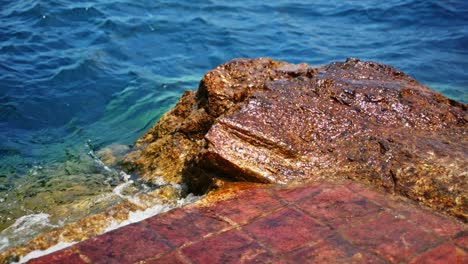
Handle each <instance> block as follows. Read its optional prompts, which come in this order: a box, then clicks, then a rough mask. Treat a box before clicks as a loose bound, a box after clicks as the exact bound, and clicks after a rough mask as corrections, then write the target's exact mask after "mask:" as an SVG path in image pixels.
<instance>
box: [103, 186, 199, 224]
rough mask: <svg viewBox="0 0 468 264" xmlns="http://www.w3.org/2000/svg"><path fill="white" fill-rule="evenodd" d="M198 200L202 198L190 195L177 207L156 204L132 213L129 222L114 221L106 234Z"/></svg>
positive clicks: (182, 199) (176, 205)
mask: <svg viewBox="0 0 468 264" xmlns="http://www.w3.org/2000/svg"><path fill="white" fill-rule="evenodd" d="M198 199H200V196H195V195H192V194H189V195H187V197H185V198H181V199H179V200H177V203H176V204H175V205H170V204H156V205H154V206H152V207H149V208H147V209H145V210H142V211H135V212H130V213H129V214H128V218H127V220H124V221H121V222H117V221H115V220H113V221H112V222H111V223H110V224H109V226H108V227H107V228H106V231H105V232H109V231H111V230H114V229H117V228H120V227H122V226H126V225H129V224H132V223H136V222H139V221H142V220H145V219H147V218H150V217H152V216H155V215H157V214H161V213H165V212H167V211H169V210H171V209H174V208H176V207H180V206H183V205H186V204H189V203H193V202H195V201H197V200H198Z"/></svg>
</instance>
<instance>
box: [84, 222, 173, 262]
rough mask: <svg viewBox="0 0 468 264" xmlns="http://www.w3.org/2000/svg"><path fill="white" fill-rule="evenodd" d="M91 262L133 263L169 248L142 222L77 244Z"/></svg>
mask: <svg viewBox="0 0 468 264" xmlns="http://www.w3.org/2000/svg"><path fill="white" fill-rule="evenodd" d="M79 249H80V252H81V253H82V254H84V255H86V257H88V258H89V259H90V260H91V262H92V263H119V264H120V263H133V262H136V261H139V260H144V259H147V258H151V257H155V256H157V255H159V254H162V253H164V252H166V251H168V250H169V249H170V247H169V246H168V245H167V243H166V241H165V239H164V238H163V237H161V236H160V235H158V234H156V233H155V232H154V231H153V230H151V229H149V228H147V227H146V226H145V225H142V224H132V225H129V226H125V227H123V228H120V229H117V230H114V231H111V232H109V233H106V234H104V235H101V236H98V237H95V238H92V239H89V240H87V241H84V242H83V243H80V244H79Z"/></svg>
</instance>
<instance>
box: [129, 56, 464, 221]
mask: <svg viewBox="0 0 468 264" xmlns="http://www.w3.org/2000/svg"><path fill="white" fill-rule="evenodd" d="M467 121H468V118H467V109H466V105H463V104H460V103H458V102H455V101H453V100H449V99H447V98H445V97H444V96H442V95H440V94H438V93H436V92H434V91H432V90H431V89H429V88H427V87H425V86H422V85H421V84H419V83H417V82H416V81H415V80H413V79H412V78H410V77H409V76H407V75H405V74H404V73H402V72H399V71H397V70H395V69H394V68H392V67H389V66H386V65H381V64H377V63H373V62H362V61H359V60H356V59H349V60H347V61H346V62H343V63H332V64H329V65H325V66H320V67H315V68H314V67H310V66H308V65H305V64H300V65H292V64H288V63H285V62H279V61H273V60H270V59H255V60H248V59H240V60H234V61H231V62H228V63H226V64H224V65H221V66H219V67H217V68H215V69H214V70H212V71H210V72H208V73H207V74H206V75H205V77H204V78H203V80H202V81H201V83H200V87H199V89H198V91H197V93H194V92H187V93H185V94H184V95H183V96H182V98H181V99H180V101H179V103H178V104H177V105H176V107H175V108H174V109H173V110H171V111H170V112H168V113H167V114H166V115H165V116H164V117H163V118H162V119H161V120H160V121H159V122H158V123H157V124H156V125H155V127H153V128H152V129H151V130H150V131H149V132H148V133H147V134H146V135H145V136H144V137H142V138H141V139H140V140H139V141H138V142H137V144H136V146H137V147H138V148H139V150H137V151H134V152H132V153H131V154H129V155H128V156H127V157H126V159H125V161H124V164H125V165H126V166H127V167H130V168H133V169H135V170H136V171H137V172H138V173H139V174H140V175H142V177H144V178H146V179H151V178H152V177H154V176H163V177H164V178H165V179H166V180H167V181H176V182H180V181H186V182H188V183H189V184H190V186H191V187H193V188H195V189H200V188H201V189H203V187H206V186H208V185H209V182H210V180H211V179H212V178H213V177H227V178H231V179H235V180H243V181H244V180H248V181H256V182H273V183H291V182H304V181H310V180H321V179H340V178H350V179H354V180H357V181H360V182H364V183H368V184H372V185H374V186H377V187H379V188H383V189H386V190H387V191H390V192H394V193H398V194H401V195H404V196H407V197H409V198H411V199H414V200H417V201H420V202H421V203H423V204H425V205H428V206H431V207H433V208H437V209H439V210H442V211H444V210H445V211H447V212H448V213H450V214H452V215H455V216H458V217H460V218H462V219H464V220H465V221H466V217H467V198H468V197H467V193H466V190H467V180H466V176H467V172H466V168H467V165H468V164H467V163H468V151H467V150H468V144H467Z"/></svg>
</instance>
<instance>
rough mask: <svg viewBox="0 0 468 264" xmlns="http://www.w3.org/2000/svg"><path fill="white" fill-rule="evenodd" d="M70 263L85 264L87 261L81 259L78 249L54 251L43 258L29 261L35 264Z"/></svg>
mask: <svg viewBox="0 0 468 264" xmlns="http://www.w3.org/2000/svg"><path fill="white" fill-rule="evenodd" d="M65 260H66V263H69V264H85V263H86V262H85V261H84V260H83V259H81V257H80V254H79V253H77V252H76V250H70V249H66V250H61V251H58V252H54V253H52V254H49V255H47V256H45V257H42V258H37V259H32V260H31V261H29V262H28V263H34V264H61V263H64V262H65Z"/></svg>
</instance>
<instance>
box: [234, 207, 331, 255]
mask: <svg viewBox="0 0 468 264" xmlns="http://www.w3.org/2000/svg"><path fill="white" fill-rule="evenodd" d="M243 229H245V230H246V231H247V232H249V233H250V234H252V235H253V236H254V237H255V238H257V239H258V240H259V241H260V242H262V243H263V244H265V245H267V246H269V247H271V248H272V249H273V250H275V251H277V252H280V253H286V252H288V251H290V250H292V249H294V248H296V247H298V246H300V245H303V244H305V243H309V242H312V241H317V240H319V239H321V238H323V237H326V236H329V235H330V234H331V231H330V229H329V228H328V227H326V226H323V225H321V224H319V223H317V221H315V220H314V219H312V218H311V217H309V216H307V215H305V214H303V213H301V212H299V211H297V210H295V209H292V208H286V209H283V210H281V211H278V212H276V213H274V214H271V215H268V216H265V217H263V218H261V219H258V220H257V221H254V222H253V223H251V224H248V225H246V226H244V227H243Z"/></svg>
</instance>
